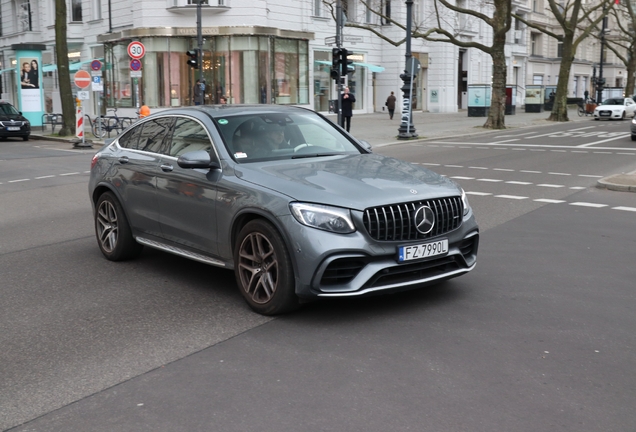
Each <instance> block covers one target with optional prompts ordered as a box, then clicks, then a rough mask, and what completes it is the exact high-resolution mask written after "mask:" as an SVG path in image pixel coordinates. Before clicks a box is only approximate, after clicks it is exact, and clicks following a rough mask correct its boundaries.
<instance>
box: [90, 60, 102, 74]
mask: <svg viewBox="0 0 636 432" xmlns="http://www.w3.org/2000/svg"><path fill="white" fill-rule="evenodd" d="M91 69H92V70H94V71H98V70H102V62H100V61H99V60H97V59H95V60H93V61H92V62H91Z"/></svg>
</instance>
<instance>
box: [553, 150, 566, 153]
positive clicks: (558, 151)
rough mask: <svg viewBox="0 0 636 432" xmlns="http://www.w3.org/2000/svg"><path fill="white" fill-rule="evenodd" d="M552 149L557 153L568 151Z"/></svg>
mask: <svg viewBox="0 0 636 432" xmlns="http://www.w3.org/2000/svg"><path fill="white" fill-rule="evenodd" d="M550 151H551V152H555V153H567V152H566V151H565V150H550Z"/></svg>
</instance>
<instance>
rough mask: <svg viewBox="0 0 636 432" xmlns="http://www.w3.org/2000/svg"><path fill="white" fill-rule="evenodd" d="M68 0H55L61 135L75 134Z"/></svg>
mask: <svg viewBox="0 0 636 432" xmlns="http://www.w3.org/2000/svg"><path fill="white" fill-rule="evenodd" d="M66 20H67V15H66V0H55V56H56V57H57V78H58V83H59V86H60V99H61V100H62V121H63V122H64V124H63V125H62V128H61V129H60V132H59V134H60V136H67V135H74V134H75V106H74V103H73V92H72V90H71V75H70V70H69V66H68V43H67V39H66V38H67V36H66Z"/></svg>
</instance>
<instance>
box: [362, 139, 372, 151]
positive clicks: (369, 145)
mask: <svg viewBox="0 0 636 432" xmlns="http://www.w3.org/2000/svg"><path fill="white" fill-rule="evenodd" d="M360 144H362V148H363V149H365V150H366V151H367V152H368V153H373V148H372V147H371V144H369V143H368V142H366V141H365V140H360Z"/></svg>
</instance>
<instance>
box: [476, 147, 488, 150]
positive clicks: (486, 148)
mask: <svg viewBox="0 0 636 432" xmlns="http://www.w3.org/2000/svg"><path fill="white" fill-rule="evenodd" d="M475 148H478V149H480V150H490V147H475Z"/></svg>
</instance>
